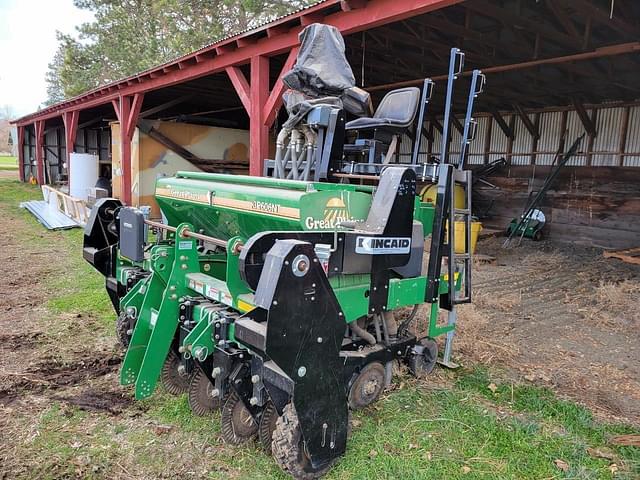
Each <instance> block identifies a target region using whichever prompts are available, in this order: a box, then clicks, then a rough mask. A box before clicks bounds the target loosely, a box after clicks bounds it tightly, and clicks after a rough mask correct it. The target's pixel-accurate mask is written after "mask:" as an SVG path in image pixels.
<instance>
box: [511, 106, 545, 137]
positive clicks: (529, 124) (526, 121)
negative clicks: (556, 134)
mask: <svg viewBox="0 0 640 480" xmlns="http://www.w3.org/2000/svg"><path fill="white" fill-rule="evenodd" d="M513 109H514V110H515V112H516V113H517V114H518V117H520V120H521V121H522V124H523V125H524V128H526V129H527V130H528V131H529V133H530V134H531V136H532V137H533V138H534V139H535V140H537V139H538V138H539V137H540V132H539V131H538V128H537V127H536V126H535V125H534V124H533V122H532V121H531V119H530V118H529V115H527V114H526V113H525V111H524V109H523V108H522V105H520V104H519V103H514V104H513Z"/></svg>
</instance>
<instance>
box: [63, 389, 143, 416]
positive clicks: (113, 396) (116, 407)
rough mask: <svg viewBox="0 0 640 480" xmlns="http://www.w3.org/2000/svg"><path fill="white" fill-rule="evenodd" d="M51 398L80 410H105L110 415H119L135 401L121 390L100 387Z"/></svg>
mask: <svg viewBox="0 0 640 480" xmlns="http://www.w3.org/2000/svg"><path fill="white" fill-rule="evenodd" d="M52 398H53V399H54V400H58V401H61V402H65V403H66V404H69V405H73V406H75V407H77V408H79V409H80V410H84V411H88V412H106V413H109V414H111V415H120V414H121V413H122V412H124V411H125V410H126V409H127V408H128V407H130V406H131V404H132V403H133V402H134V401H135V400H134V399H133V398H131V397H130V396H127V395H125V394H124V393H123V392H113V391H105V390H101V389H86V390H83V391H81V392H80V393H78V394H76V395H60V396H54V397H52Z"/></svg>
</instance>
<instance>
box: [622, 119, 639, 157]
mask: <svg viewBox="0 0 640 480" xmlns="http://www.w3.org/2000/svg"><path fill="white" fill-rule="evenodd" d="M624 151H625V152H629V153H636V154H637V155H629V156H625V157H624V161H623V164H622V165H623V166H625V167H640V106H636V107H631V109H630V111H629V125H628V126H627V142H626V144H625V149H624Z"/></svg>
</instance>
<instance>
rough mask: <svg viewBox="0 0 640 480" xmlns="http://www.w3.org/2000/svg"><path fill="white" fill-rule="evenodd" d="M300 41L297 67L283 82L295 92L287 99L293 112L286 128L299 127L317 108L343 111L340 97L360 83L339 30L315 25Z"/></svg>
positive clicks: (287, 105) (288, 95)
mask: <svg viewBox="0 0 640 480" xmlns="http://www.w3.org/2000/svg"><path fill="white" fill-rule="evenodd" d="M299 38H300V50H299V51H298V57H297V59H296V63H295V65H294V66H293V68H292V69H291V70H290V71H289V72H287V73H286V74H285V76H284V77H283V78H282V80H283V82H284V84H285V85H286V86H287V87H289V88H290V89H291V90H288V91H286V92H285V93H284V95H283V98H284V104H285V107H286V109H287V111H288V112H289V119H288V120H287V121H286V122H285V124H284V125H283V127H284V128H293V127H295V126H296V125H297V124H298V123H299V122H300V120H302V118H304V116H305V115H306V114H307V112H308V111H309V110H311V109H312V108H313V107H314V106H317V105H331V106H337V107H339V108H341V107H342V101H341V100H340V98H339V97H340V96H341V95H342V93H343V92H344V90H346V89H348V88H351V87H353V86H354V85H355V83H356V80H355V77H354V76H353V71H352V70H351V66H350V65H349V62H347V58H346V57H345V54H344V40H343V38H342V35H340V32H339V31H338V29H337V28H335V27H332V26H329V25H323V24H321V23H314V24H312V25H309V26H308V27H307V28H305V29H304V30H303V31H302V32H300V35H299Z"/></svg>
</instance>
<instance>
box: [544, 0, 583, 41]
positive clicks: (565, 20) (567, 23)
mask: <svg viewBox="0 0 640 480" xmlns="http://www.w3.org/2000/svg"><path fill="white" fill-rule="evenodd" d="M545 5H546V6H547V8H548V9H549V10H551V13H553V16H554V17H555V18H556V20H558V22H559V23H560V25H562V28H564V30H565V32H567V33H568V34H569V35H571V36H572V37H573V38H576V39H580V38H581V35H580V33H579V32H578V29H577V28H576V26H575V24H574V23H573V20H571V17H570V16H569V15H567V13H566V12H565V11H564V9H563V8H562V7H561V6H560V5H558V2H557V0H556V1H554V0H546V2H545Z"/></svg>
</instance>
